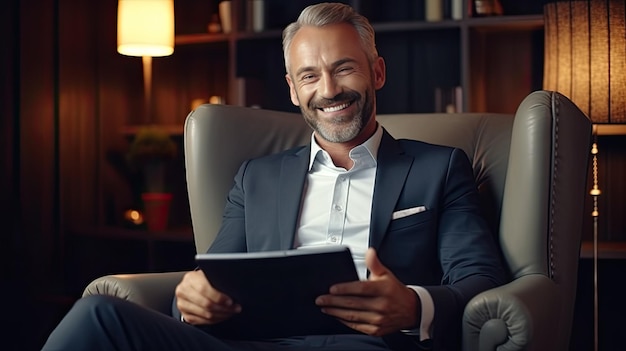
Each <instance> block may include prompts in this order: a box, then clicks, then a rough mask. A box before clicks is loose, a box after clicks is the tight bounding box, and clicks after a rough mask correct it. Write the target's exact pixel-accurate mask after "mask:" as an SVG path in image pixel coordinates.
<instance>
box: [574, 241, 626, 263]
mask: <svg viewBox="0 0 626 351" xmlns="http://www.w3.org/2000/svg"><path fill="white" fill-rule="evenodd" d="M580 258H593V242H592V241H583V242H582V245H581V247H580ZM598 258H600V259H626V242H621V241H601V242H598Z"/></svg>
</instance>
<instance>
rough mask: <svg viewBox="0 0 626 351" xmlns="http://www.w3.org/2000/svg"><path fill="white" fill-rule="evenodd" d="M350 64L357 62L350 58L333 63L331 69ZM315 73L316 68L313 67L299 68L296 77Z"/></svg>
mask: <svg viewBox="0 0 626 351" xmlns="http://www.w3.org/2000/svg"><path fill="white" fill-rule="evenodd" d="M348 62H356V60H355V59H353V58H349V57H346V58H342V59H339V60H337V61H335V62H333V63H332V65H331V67H332V69H335V68H337V67H339V66H341V65H343V64H345V63H348ZM313 71H315V67H313V66H305V67H301V68H299V69H298V70H297V71H296V76H299V75H300V74H302V73H304V72H313Z"/></svg>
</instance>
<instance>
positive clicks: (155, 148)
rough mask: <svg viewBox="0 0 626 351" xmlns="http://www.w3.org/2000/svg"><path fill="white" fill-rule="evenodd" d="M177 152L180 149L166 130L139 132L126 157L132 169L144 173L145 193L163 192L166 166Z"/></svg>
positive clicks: (140, 130) (155, 129) (154, 128)
mask: <svg viewBox="0 0 626 351" xmlns="http://www.w3.org/2000/svg"><path fill="white" fill-rule="evenodd" d="M177 152H178V147H177V145H176V143H175V142H174V140H173V139H172V137H171V136H170V134H169V133H168V132H167V131H166V130H164V129H163V128H159V127H156V126H149V127H142V128H140V129H139V130H138V131H137V134H136V135H135V138H134V139H133V141H132V142H131V144H130V148H129V150H128V154H127V155H126V156H127V160H128V162H129V164H130V165H131V167H132V168H134V169H135V170H138V171H141V172H142V173H143V177H144V191H146V192H163V191H165V188H166V184H165V173H166V171H165V164H166V162H167V161H169V160H172V159H173V158H174V157H176V154H177Z"/></svg>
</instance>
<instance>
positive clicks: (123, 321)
mask: <svg viewBox="0 0 626 351" xmlns="http://www.w3.org/2000/svg"><path fill="white" fill-rule="evenodd" d="M43 350H44V351H49V350H90V351H91V350H94V351H95V350H202V351H206V350H210V351H238V350H257V351H291V350H294V351H295V350H298V351H300V350H329V351H330V350H336V351H340V350H354V351H370V350H371V351H374V350H389V348H388V346H387V344H386V343H385V342H384V341H383V339H381V338H377V337H372V336H367V335H359V334H356V335H326V336H305V337H294V338H285V339H273V340H268V341H238V340H220V339H218V338H216V337H214V336H212V335H210V334H208V333H206V332H204V331H202V330H201V329H199V328H196V327H194V326H191V325H188V324H185V323H183V322H181V321H179V320H177V319H174V318H172V317H170V316H166V315H164V314H162V313H159V312H156V311H152V310H149V309H146V308H143V307H140V306H139V305H136V304H134V303H131V302H128V301H125V300H122V299H118V298H115V297H110V296H97V295H94V296H89V297H85V298H82V299H80V300H79V301H77V302H76V304H75V305H74V306H73V307H72V309H71V310H70V311H69V312H68V314H67V315H66V316H65V317H64V318H63V320H62V321H61V322H60V323H59V325H58V326H57V327H56V328H55V330H54V331H53V332H52V333H51V334H50V336H49V337H48V340H47V342H46V344H45V345H44V347H43Z"/></svg>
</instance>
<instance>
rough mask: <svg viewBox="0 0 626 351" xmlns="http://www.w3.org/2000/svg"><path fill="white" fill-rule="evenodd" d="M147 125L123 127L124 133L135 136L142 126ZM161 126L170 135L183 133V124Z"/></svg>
mask: <svg viewBox="0 0 626 351" xmlns="http://www.w3.org/2000/svg"><path fill="white" fill-rule="evenodd" d="M143 127H145V126H144V125H137V126H126V127H124V128H123V129H122V134H123V135H126V136H133V135H135V134H137V132H138V131H139V129H140V128H143ZM159 128H161V129H163V130H165V131H166V132H167V133H168V134H170V135H175V136H176V135H183V126H182V125H178V124H175V125H159Z"/></svg>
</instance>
